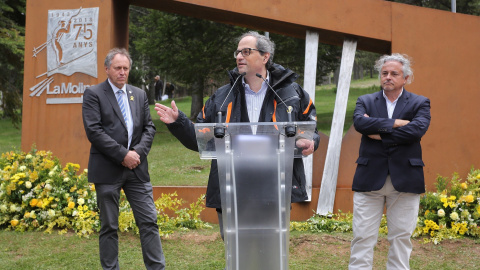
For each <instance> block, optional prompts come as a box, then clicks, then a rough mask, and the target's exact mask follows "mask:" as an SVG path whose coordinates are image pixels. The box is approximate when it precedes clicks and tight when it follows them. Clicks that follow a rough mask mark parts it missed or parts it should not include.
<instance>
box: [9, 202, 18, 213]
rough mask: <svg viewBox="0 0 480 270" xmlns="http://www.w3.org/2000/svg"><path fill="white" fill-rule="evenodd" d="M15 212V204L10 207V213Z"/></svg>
mask: <svg viewBox="0 0 480 270" xmlns="http://www.w3.org/2000/svg"><path fill="white" fill-rule="evenodd" d="M15 211H17V206H16V205H15V204H12V205H10V212H15Z"/></svg>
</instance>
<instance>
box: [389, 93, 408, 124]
mask: <svg viewBox="0 0 480 270" xmlns="http://www.w3.org/2000/svg"><path fill="white" fill-rule="evenodd" d="M409 96H410V93H408V92H407V91H406V90H405V89H403V93H402V95H401V96H400V97H399V98H398V100H397V105H395V110H393V115H392V119H397V118H400V115H401V114H402V111H403V109H405V106H407V104H408V100H409Z"/></svg>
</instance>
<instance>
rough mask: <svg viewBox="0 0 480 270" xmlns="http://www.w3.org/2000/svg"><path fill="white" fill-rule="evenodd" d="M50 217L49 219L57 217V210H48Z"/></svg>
mask: <svg viewBox="0 0 480 270" xmlns="http://www.w3.org/2000/svg"><path fill="white" fill-rule="evenodd" d="M48 216H49V217H54V216H55V210H53V209H50V210H48Z"/></svg>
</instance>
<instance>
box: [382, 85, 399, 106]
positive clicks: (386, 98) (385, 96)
mask: <svg viewBox="0 0 480 270" xmlns="http://www.w3.org/2000/svg"><path fill="white" fill-rule="evenodd" d="M382 94H383V97H384V98H385V100H386V101H387V102H390V100H389V99H388V97H387V95H385V90H383V91H382ZM402 95H403V88H402V92H400V95H398V97H397V99H395V100H394V101H393V102H390V103H396V102H397V101H398V99H399V98H400V97H401V96H402Z"/></svg>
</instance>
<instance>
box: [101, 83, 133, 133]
mask: <svg viewBox="0 0 480 270" xmlns="http://www.w3.org/2000/svg"><path fill="white" fill-rule="evenodd" d="M104 84H105V87H104V88H103V89H104V92H105V96H106V97H107V99H108V101H109V102H110V104H111V105H112V108H113V111H114V112H115V114H116V115H117V117H118V119H119V120H120V121H121V122H122V124H123V126H124V127H125V128H127V124H126V123H125V119H123V114H122V110H120V106H119V105H118V101H117V97H116V96H115V93H114V92H113V89H112V87H111V86H110V83H109V82H108V79H107V81H105V82H104Z"/></svg>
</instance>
